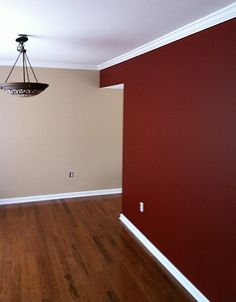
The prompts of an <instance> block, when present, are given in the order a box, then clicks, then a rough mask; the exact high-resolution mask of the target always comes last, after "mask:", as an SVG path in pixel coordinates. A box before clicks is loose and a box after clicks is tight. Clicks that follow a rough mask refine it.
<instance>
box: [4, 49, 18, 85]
mask: <svg viewBox="0 0 236 302" xmlns="http://www.w3.org/2000/svg"><path fill="white" fill-rule="evenodd" d="M20 55H21V52H20V53H19V55H18V57H17V59H16V61H15V64H14V65H13V66H12V69H11V71H10V72H9V75H8V76H7V78H6V81H5V83H6V82H7V81H8V79H9V78H10V76H11V74H12V71H13V70H14V68H15V66H16V63H17V62H18V60H19V58H20Z"/></svg>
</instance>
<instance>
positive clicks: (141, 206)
mask: <svg viewBox="0 0 236 302" xmlns="http://www.w3.org/2000/svg"><path fill="white" fill-rule="evenodd" d="M139 211H140V212H144V202H142V201H140V203H139Z"/></svg>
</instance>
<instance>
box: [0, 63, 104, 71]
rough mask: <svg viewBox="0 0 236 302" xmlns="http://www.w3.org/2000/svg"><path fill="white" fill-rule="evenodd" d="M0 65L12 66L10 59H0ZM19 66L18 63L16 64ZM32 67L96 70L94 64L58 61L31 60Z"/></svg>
mask: <svg viewBox="0 0 236 302" xmlns="http://www.w3.org/2000/svg"><path fill="white" fill-rule="evenodd" d="M0 66H12V61H0ZM16 66H20V65H16ZM32 66H33V67H42V68H62V69H79V70H98V67H97V66H96V65H82V64H73V63H58V62H54V63H53V62H40V61H39V62H33V64H32Z"/></svg>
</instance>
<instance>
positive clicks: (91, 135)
mask: <svg viewBox="0 0 236 302" xmlns="http://www.w3.org/2000/svg"><path fill="white" fill-rule="evenodd" d="M8 71H9V67H1V68H0V80H1V82H3V81H4V80H5V77H6V75H7V73H8ZM35 71H36V75H37V76H38V79H39V81H41V82H46V83H49V84H50V86H49V88H48V89H47V90H46V91H45V92H43V93H42V94H40V95H38V96H36V97H33V98H20V97H16V96H10V95H8V93H6V92H4V91H0V198H10V197H20V196H33V195H41V194H55V193H66V192H77V191H85V190H100V189H110V188H120V187H121V166H122V124H123V91H121V90H111V89H100V88H99V72H98V71H82V70H66V69H47V68H35ZM19 72H20V70H19V69H18V70H16V73H15V76H17V74H19ZM12 80H14V78H13V79H12ZM69 171H73V172H74V178H69Z"/></svg>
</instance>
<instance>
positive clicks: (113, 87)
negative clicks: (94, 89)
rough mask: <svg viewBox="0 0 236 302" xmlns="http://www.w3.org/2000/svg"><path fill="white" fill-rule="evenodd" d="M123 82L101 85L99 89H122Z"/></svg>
mask: <svg viewBox="0 0 236 302" xmlns="http://www.w3.org/2000/svg"><path fill="white" fill-rule="evenodd" d="M124 86H125V85H124V84H117V85H111V86H106V87H101V89H124Z"/></svg>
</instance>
